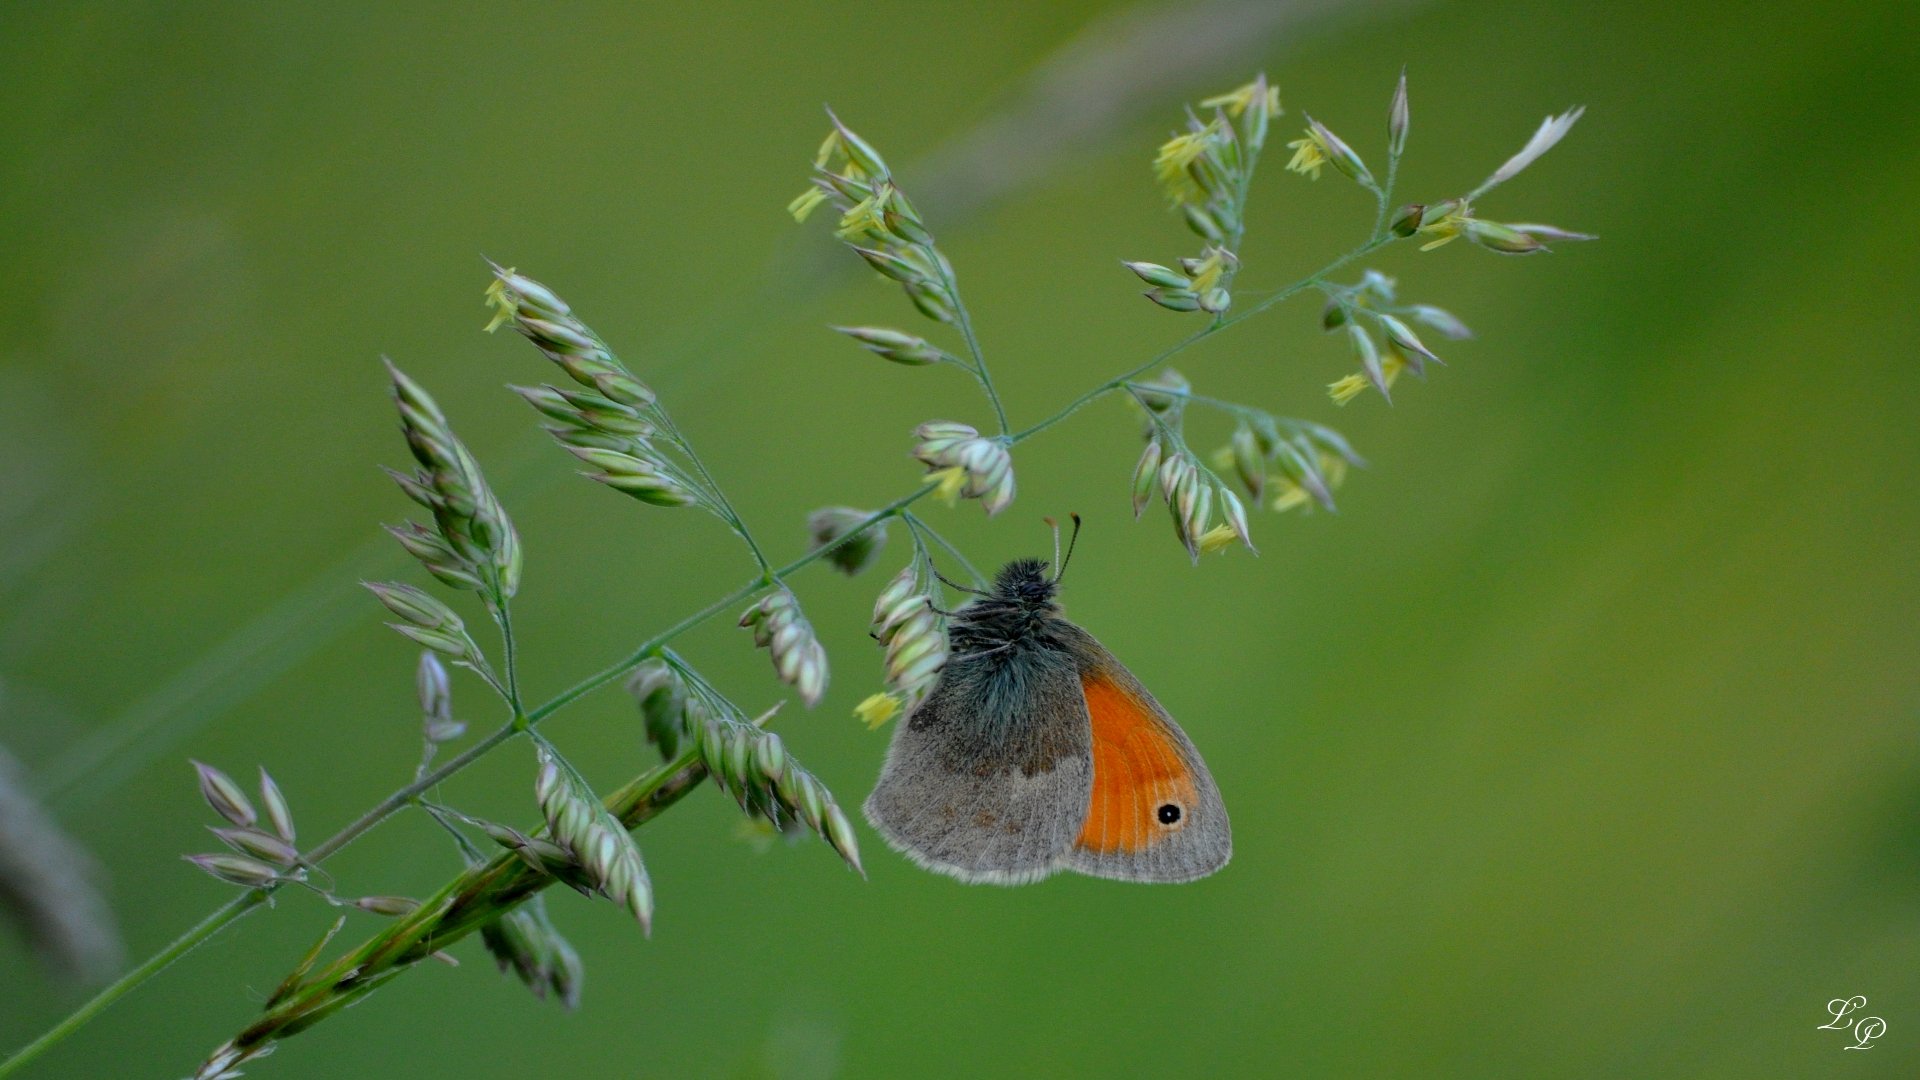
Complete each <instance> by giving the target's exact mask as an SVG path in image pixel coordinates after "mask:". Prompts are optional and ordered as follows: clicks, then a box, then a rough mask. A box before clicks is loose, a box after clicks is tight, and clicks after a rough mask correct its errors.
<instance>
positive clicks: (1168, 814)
mask: <svg viewBox="0 0 1920 1080" xmlns="http://www.w3.org/2000/svg"><path fill="white" fill-rule="evenodd" d="M1154 816H1156V817H1158V818H1159V819H1160V824H1162V825H1172V824H1174V823H1176V822H1178V821H1179V820H1180V807H1179V806H1177V805H1175V804H1174V803H1162V804H1161V805H1160V810H1159V812H1158V813H1156V814H1155V815H1154Z"/></svg>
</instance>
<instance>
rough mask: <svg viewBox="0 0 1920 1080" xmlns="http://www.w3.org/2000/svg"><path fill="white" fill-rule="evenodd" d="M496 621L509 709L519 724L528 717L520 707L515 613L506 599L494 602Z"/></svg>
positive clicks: (518, 658)
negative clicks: (514, 629)
mask: <svg viewBox="0 0 1920 1080" xmlns="http://www.w3.org/2000/svg"><path fill="white" fill-rule="evenodd" d="M494 621H496V622H498V623H499V624H500V653H501V661H500V662H501V664H502V666H504V667H505V668H506V669H507V707H508V708H510V709H512V710H513V720H514V722H515V723H519V722H520V721H521V720H522V719H523V718H524V717H525V716H526V712H525V710H523V709H522V708H521V707H520V657H519V646H518V643H516V642H515V641H514V637H513V611H512V609H511V608H509V607H508V605H507V601H506V600H505V599H504V598H501V599H498V600H496V601H495V602H494Z"/></svg>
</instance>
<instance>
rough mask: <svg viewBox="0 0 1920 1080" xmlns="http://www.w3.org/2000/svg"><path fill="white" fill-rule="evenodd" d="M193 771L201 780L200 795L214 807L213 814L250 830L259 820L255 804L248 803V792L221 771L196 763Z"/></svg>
mask: <svg viewBox="0 0 1920 1080" xmlns="http://www.w3.org/2000/svg"><path fill="white" fill-rule="evenodd" d="M193 769H194V772H195V773H196V774H198V775H199V778H200V794H201V796H202V797H203V798H205V799H206V800H207V805H208V806H211V807H213V812H214V813H216V814H219V815H220V816H221V817H223V818H226V819H227V820H228V821H230V822H232V823H234V824H235V825H238V826H240V827H241V828H249V827H251V826H252V825H253V823H254V822H255V821H258V820H259V818H258V816H257V815H255V814H254V812H253V804H252V803H250V802H248V801H247V795H246V792H244V791H241V790H240V785H239V784H236V783H234V782H233V778H232V777H230V776H228V775H227V774H226V773H223V772H221V771H220V770H219V769H216V768H214V767H213V766H211V765H207V764H204V763H202V762H198V761H196V762H194V763H193Z"/></svg>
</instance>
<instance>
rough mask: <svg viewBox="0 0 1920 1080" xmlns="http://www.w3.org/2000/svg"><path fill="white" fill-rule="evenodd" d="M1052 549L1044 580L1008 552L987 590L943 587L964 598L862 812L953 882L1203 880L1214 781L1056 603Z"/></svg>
mask: <svg viewBox="0 0 1920 1080" xmlns="http://www.w3.org/2000/svg"><path fill="white" fill-rule="evenodd" d="M1073 522H1074V540H1076V541H1077V540H1078V538H1079V531H1080V528H1079V527H1080V518H1079V515H1077V514H1076V515H1074V518H1073ZM1059 544H1060V538H1059V532H1058V530H1057V529H1056V530H1055V533H1054V560H1053V563H1054V565H1057V566H1059V570H1057V571H1056V572H1055V573H1054V576H1053V577H1051V578H1049V577H1047V575H1046V570H1047V568H1048V565H1049V564H1048V563H1046V562H1044V561H1042V560H1039V559H1018V560H1015V561H1013V562H1010V563H1008V564H1007V565H1006V566H1005V567H1004V568H1002V569H1001V571H1000V572H999V574H997V575H996V576H995V578H994V581H993V585H992V588H991V589H989V590H986V591H980V590H973V589H965V588H964V587H962V586H955V587H956V588H961V589H962V591H965V592H969V593H972V594H973V596H974V598H973V599H972V600H970V601H969V602H968V603H967V604H965V605H964V606H962V607H961V608H960V609H959V610H957V611H955V612H952V613H951V619H950V620H949V622H948V626H947V640H948V659H947V663H946V666H945V668H943V669H942V671H941V673H940V677H939V679H938V681H937V682H936V683H935V684H934V686H933V688H932V689H931V690H930V691H929V692H928V694H927V696H926V698H925V699H924V700H922V701H921V702H920V704H919V705H918V706H917V707H916V708H914V710H913V711H912V712H910V713H909V714H908V715H907V716H906V717H905V718H904V719H902V720H901V721H900V722H899V724H898V726H897V727H896V728H895V729H894V733H893V741H892V743H891V744H890V745H889V746H888V748H887V759H886V764H885V765H884V766H883V767H882V769H881V772H880V780H879V783H878V784H876V785H875V787H874V790H873V794H872V795H870V796H868V798H867V801H866V805H865V807H864V809H865V813H866V817H867V820H868V821H869V822H870V823H872V825H873V827H874V828H875V829H877V830H879V832H880V835H881V836H882V837H883V838H885V840H886V841H887V843H888V844H890V845H891V846H892V847H893V848H894V849H895V850H897V851H899V852H901V853H902V854H904V855H906V856H907V857H908V858H909V859H912V860H913V861H914V862H916V863H918V864H919V865H921V866H923V867H925V868H927V869H929V870H933V871H936V872H938V873H942V874H946V875H949V876H951V877H955V878H958V879H960V880H961V881H966V882H986V883H992V884H999V885H1020V884H1025V883H1027V882H1031V881H1038V880H1039V879H1041V878H1044V877H1046V876H1048V875H1050V874H1052V873H1054V872H1056V871H1059V870H1072V871H1076V872H1078V873H1082V874H1090V875H1093V876H1095V877H1104V878H1118V879H1121V880H1126V881H1155V882H1178V881H1192V880H1194V879H1196V878H1202V877H1205V876H1207V875H1208V874H1211V873H1213V872H1214V871H1216V870H1218V869H1220V868H1221V867H1222V866H1225V865H1226V863H1227V860H1228V859H1229V858H1230V857H1231V856H1232V854H1233V832H1232V828H1231V826H1230V825H1229V824H1228V821H1227V810H1226V806H1225V804H1223V803H1222V802H1221V800H1220V791H1219V789H1218V788H1217V787H1216V786H1215V784H1214V781H1213V775H1212V774H1211V773H1210V772H1208V771H1207V766H1206V763H1205V762H1204V761H1202V760H1201V759H1200V753H1199V751H1197V750H1195V749H1194V747H1193V743H1192V742H1191V741H1189V740H1188V739H1187V736H1186V733H1185V732H1183V731H1181V730H1180V725H1178V724H1176V723H1174V721H1173V717H1171V716H1169V715H1167V711H1166V710H1165V709H1164V708H1161V706H1160V703H1159V702H1158V701H1155V700H1154V697H1153V695H1152V694H1151V693H1149V692H1148V691H1147V688H1146V687H1145V686H1143V685H1141V683H1140V680H1139V679H1137V678H1135V677H1134V675H1133V673H1132V672H1131V671H1128V670H1127V667H1126V665H1124V664H1122V663H1121V662H1120V661H1119V660H1118V659H1116V658H1115V657H1114V655H1113V654H1112V653H1110V652H1108V651H1107V650H1106V648H1105V647H1104V646H1102V645H1101V644H1100V643H1099V642H1098V641H1096V640H1094V638H1093V635H1091V634H1089V633H1087V632H1086V631H1085V630H1082V629H1081V628H1080V627H1079V626H1077V625H1075V624H1074V623H1072V622H1071V621H1069V620H1068V619H1067V618H1066V617H1065V616H1063V615H1062V614H1061V613H1060V608H1059V606H1058V604H1057V603H1056V602H1055V599H1056V597H1057V596H1058V594H1059V590H1060V575H1061V574H1062V573H1064V572H1065V570H1066V564H1065V562H1064V561H1062V560H1061V559H1060V549H1059ZM1072 556H1073V542H1072V541H1070V542H1069V544H1068V547H1067V558H1068V559H1071V558H1072ZM949 584H952V583H951V582H949Z"/></svg>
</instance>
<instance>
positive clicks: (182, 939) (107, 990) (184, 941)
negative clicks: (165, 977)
mask: <svg viewBox="0 0 1920 1080" xmlns="http://www.w3.org/2000/svg"><path fill="white" fill-rule="evenodd" d="M266 899H267V890H265V889H250V890H248V891H246V892H244V893H241V894H240V895H239V896H236V897H234V898H233V899H232V900H229V901H227V902H226V903H225V904H222V905H221V906H220V907H218V908H216V909H215V910H214V912H213V913H212V914H210V915H208V916H207V917H206V918H204V919H201V920H200V922H199V924H198V925H196V926H195V927H194V928H193V929H191V930H188V931H187V932H186V933H184V934H181V935H180V936H179V937H177V938H175V939H174V940H173V943H172V944H170V945H168V946H167V947H166V948H164V949H161V950H160V951H159V952H157V953H154V954H153V955H152V956H149V957H147V959H146V960H145V961H144V962H142V963H141V964H140V966H139V967H136V968H134V969H133V970H132V971H129V972H127V973H126V974H125V975H122V976H120V977H119V978H118V979H115V980H114V981H113V982H111V983H109V984H108V985H107V986H105V987H103V988H102V989H101V990H100V992H99V993H97V994H95V995H93V997H91V998H89V999H88V1000H87V1003H86V1004H84V1005H82V1006H80V1007H79V1008H77V1009H75V1010H73V1012H71V1013H68V1014H67V1017H66V1019H64V1020H62V1021H60V1022H59V1023H57V1024H55V1025H54V1026H53V1027H51V1028H49V1029H47V1031H46V1032H45V1033H44V1034H42V1035H41V1036H40V1037H39V1038H37V1039H35V1040H33V1041H32V1042H30V1043H28V1044H27V1045H25V1046H23V1047H21V1048H20V1049H18V1050H16V1051H14V1052H13V1056H12V1057H9V1058H7V1060H6V1061H4V1062H0V1077H6V1076H12V1075H13V1074H14V1073H16V1072H19V1071H20V1069H21V1068H22V1067H24V1066H25V1065H26V1064H27V1063H28V1062H30V1061H32V1060H33V1059H35V1058H37V1057H39V1056H40V1055H41V1054H43V1053H46V1052H47V1050H49V1049H51V1048H52V1047H53V1046H55V1045H56V1044H58V1043H59V1042H60V1041H61V1040H63V1039H65V1038H66V1037H67V1036H69V1035H71V1034H73V1033H74V1032H75V1031H78V1030H79V1029H80V1028H81V1027H83V1026H84V1025H85V1024H86V1023H87V1021H89V1020H92V1019H93V1018H94V1017H96V1016H98V1015H100V1013H102V1012H103V1011H105V1010H106V1008H107V1006H109V1005H112V1004H113V1003H114V1002H116V1001H118V1000H120V999H121V998H122V997H125V996H126V995H127V994H129V993H131V992H132V991H133V990H134V989H135V988H136V987H138V986H139V985H140V984H141V983H143V982H146V981H147V980H148V979H151V978H153V977H154V976H155V975H158V974H160V972H161V971H162V970H163V969H165V968H166V967H167V966H168V965H170V964H172V963H173V962H174V961H175V960H178V959H180V958H181V957H182V956H185V955H186V954H187V953H189V952H192V951H193V950H194V949H195V948H197V947H199V946H200V945H201V944H202V943H204V942H205V941H207V940H208V939H209V938H211V937H213V936H214V935H215V934H218V933H219V932H220V931H222V930H224V929H226V928H227V927H228V926H230V925H232V924H233V923H234V922H235V921H237V920H239V919H240V917H241V916H243V915H246V914H247V913H248V912H250V911H252V910H253V909H254V908H256V907H259V906H260V905H261V904H262V903H264V902H265V901H266Z"/></svg>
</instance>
